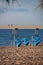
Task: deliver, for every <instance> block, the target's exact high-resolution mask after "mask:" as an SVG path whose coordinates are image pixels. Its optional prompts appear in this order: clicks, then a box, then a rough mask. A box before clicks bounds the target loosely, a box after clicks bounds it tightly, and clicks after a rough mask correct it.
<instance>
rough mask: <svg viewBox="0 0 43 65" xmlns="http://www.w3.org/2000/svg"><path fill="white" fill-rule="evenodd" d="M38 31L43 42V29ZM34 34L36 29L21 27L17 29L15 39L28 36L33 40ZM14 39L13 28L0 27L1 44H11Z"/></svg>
mask: <svg viewBox="0 0 43 65" xmlns="http://www.w3.org/2000/svg"><path fill="white" fill-rule="evenodd" d="M14 32H15V31H14ZM38 33H39V37H40V40H41V42H43V29H39V31H38ZM34 34H35V30H34V29H19V30H17V31H16V34H15V39H16V38H19V39H20V40H21V39H22V38H23V37H26V38H27V39H28V40H31V37H32V36H33V35H34ZM13 41H14V34H13V32H12V29H0V46H10V45H11V43H13Z"/></svg>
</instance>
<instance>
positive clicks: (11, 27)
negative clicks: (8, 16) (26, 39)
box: [0, 25, 43, 29]
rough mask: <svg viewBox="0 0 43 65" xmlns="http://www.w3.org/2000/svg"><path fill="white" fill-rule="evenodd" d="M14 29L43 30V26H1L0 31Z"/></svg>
mask: <svg viewBox="0 0 43 65" xmlns="http://www.w3.org/2000/svg"><path fill="white" fill-rule="evenodd" d="M15 28H19V29H36V28H39V29H43V25H42V26H38V25H27V26H26V25H22V26H20V25H12V26H11V25H1V26H0V29H15Z"/></svg>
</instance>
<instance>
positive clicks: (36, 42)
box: [33, 37, 40, 46]
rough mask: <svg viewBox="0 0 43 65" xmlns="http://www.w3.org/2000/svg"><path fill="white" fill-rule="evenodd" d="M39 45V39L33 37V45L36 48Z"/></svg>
mask: <svg viewBox="0 0 43 65" xmlns="http://www.w3.org/2000/svg"><path fill="white" fill-rule="evenodd" d="M39 43H40V38H39V37H35V38H34V40H33V45H34V46H36V45H38V44H39Z"/></svg>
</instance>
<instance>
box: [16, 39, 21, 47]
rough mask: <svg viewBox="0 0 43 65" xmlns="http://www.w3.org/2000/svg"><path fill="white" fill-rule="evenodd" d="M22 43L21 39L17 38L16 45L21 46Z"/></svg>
mask: <svg viewBox="0 0 43 65" xmlns="http://www.w3.org/2000/svg"><path fill="white" fill-rule="evenodd" d="M20 45H21V41H20V40H19V39H16V40H15V46H17V47H19V46H20Z"/></svg>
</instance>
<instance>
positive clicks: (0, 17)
mask: <svg viewBox="0 0 43 65" xmlns="http://www.w3.org/2000/svg"><path fill="white" fill-rule="evenodd" d="M1 1H2V0H0V25H8V24H14V25H43V10H42V9H41V8H40V7H38V4H39V0H18V2H19V4H20V6H19V4H18V3H17V2H16V1H15V2H14V3H13V5H12V4H10V5H8V4H7V3H6V2H3V3H2V2H1ZM37 7H38V8H37Z"/></svg>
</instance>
